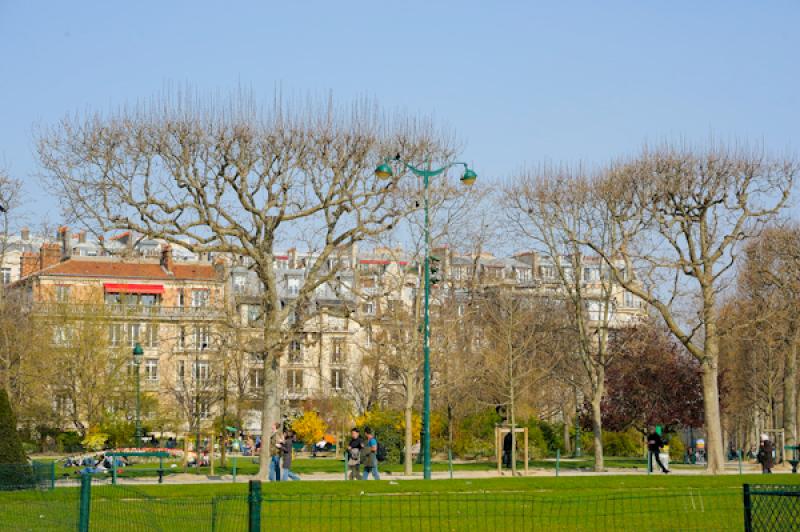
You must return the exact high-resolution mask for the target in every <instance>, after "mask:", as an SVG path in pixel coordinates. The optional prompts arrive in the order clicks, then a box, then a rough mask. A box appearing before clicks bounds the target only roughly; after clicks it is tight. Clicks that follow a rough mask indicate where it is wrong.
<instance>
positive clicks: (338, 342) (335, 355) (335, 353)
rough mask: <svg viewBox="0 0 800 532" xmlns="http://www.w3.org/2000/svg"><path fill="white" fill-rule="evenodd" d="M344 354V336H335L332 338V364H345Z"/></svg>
mask: <svg viewBox="0 0 800 532" xmlns="http://www.w3.org/2000/svg"><path fill="white" fill-rule="evenodd" d="M344 356H345V346H344V338H333V339H332V340H331V364H343V363H344Z"/></svg>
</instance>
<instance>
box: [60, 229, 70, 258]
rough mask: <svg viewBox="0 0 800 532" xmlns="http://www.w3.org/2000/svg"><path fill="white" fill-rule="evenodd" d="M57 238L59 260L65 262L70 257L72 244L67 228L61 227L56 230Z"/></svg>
mask: <svg viewBox="0 0 800 532" xmlns="http://www.w3.org/2000/svg"><path fill="white" fill-rule="evenodd" d="M58 238H59V240H60V241H61V258H62V259H63V260H66V259H68V258H70V256H71V255H72V242H71V239H70V234H69V227H67V226H66V225H62V226H61V227H59V228H58Z"/></svg>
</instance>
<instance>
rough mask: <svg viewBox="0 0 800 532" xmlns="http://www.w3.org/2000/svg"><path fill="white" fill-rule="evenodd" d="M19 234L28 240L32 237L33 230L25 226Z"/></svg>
mask: <svg viewBox="0 0 800 532" xmlns="http://www.w3.org/2000/svg"><path fill="white" fill-rule="evenodd" d="M19 236H20V237H21V238H22V240H24V241H26V242H27V241H28V240H30V239H31V230H30V229H28V228H27V227H23V228H22V230H21V231H20V232H19Z"/></svg>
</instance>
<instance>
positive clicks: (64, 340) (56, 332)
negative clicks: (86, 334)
mask: <svg viewBox="0 0 800 532" xmlns="http://www.w3.org/2000/svg"><path fill="white" fill-rule="evenodd" d="M70 332H71V331H70V330H69V327H67V326H66V325H56V326H55V328H53V344H54V345H57V346H66V345H69V340H70Z"/></svg>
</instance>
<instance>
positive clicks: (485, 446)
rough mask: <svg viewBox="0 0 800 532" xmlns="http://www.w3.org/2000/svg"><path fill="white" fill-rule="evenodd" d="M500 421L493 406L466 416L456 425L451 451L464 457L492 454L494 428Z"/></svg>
mask: <svg viewBox="0 0 800 532" xmlns="http://www.w3.org/2000/svg"><path fill="white" fill-rule="evenodd" d="M501 421H502V418H501V417H500V415H499V414H498V413H497V412H496V411H495V409H494V408H487V409H486V410H481V411H479V412H476V413H474V414H471V415H469V416H466V417H465V418H464V419H462V420H461V421H460V422H459V423H458V425H457V430H456V431H455V436H454V441H453V452H454V453H456V454H457V455H458V456H461V457H464V458H478V457H484V456H494V452H495V450H494V428H495V426H496V425H497V424H498V423H500V422H501Z"/></svg>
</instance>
